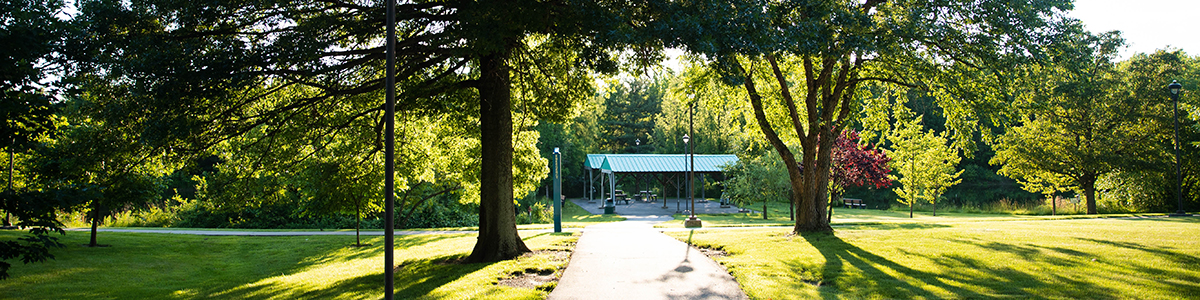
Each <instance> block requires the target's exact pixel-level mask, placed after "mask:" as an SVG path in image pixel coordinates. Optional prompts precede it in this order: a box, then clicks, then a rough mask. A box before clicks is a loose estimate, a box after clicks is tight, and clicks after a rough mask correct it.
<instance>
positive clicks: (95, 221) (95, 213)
mask: <svg viewBox="0 0 1200 300" xmlns="http://www.w3.org/2000/svg"><path fill="white" fill-rule="evenodd" d="M93 201H95V200H93ZM97 227H100V205H97V204H92V241H91V242H89V243H88V247H96V246H99V245H97V244H96V231H97V230H96V229H97Z"/></svg>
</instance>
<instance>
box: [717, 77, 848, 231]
mask: <svg viewBox="0 0 1200 300" xmlns="http://www.w3.org/2000/svg"><path fill="white" fill-rule="evenodd" d="M739 67H740V66H739ZM742 73H743V74H745V78H744V79H745V81H743V83H742V84H743V85H744V86H745V88H746V92H747V94H748V95H749V96H750V106H751V107H753V109H754V118H755V120H756V121H757V123H758V127H759V129H761V130H762V133H763V135H764V136H765V137H766V138H767V141H768V142H770V143H771V147H772V148H775V152H777V153H778V154H779V157H780V158H781V159H783V163H784V166H786V167H787V170H788V178H789V180H788V181H789V183H791V185H792V190H793V191H797V192H795V193H792V195H791V197H790V198H791V199H790V201H791V202H792V203H793V204H794V205H795V206H794V210H793V213H794V214H795V216H796V218H795V222H796V226H795V228H794V230H795V232H825V231H832V230H833V228H832V227H829V224H828V223H827V222H825V203H823V202H819V201H816V199H824V198H823V197H821V198H818V197H820V196H823V195H825V193H824V191H825V187H826V186H828V185H829V163H830V155H829V154H830V152H829V149H830V148H829V147H824V149H822V151H821V152H824V153H825V154H824V155H822V156H819V157H823V158H824V163H823V164H819V163H818V161H819V160H818V159H817V158H818V156H817V155H815V154H816V153H817V152H818V151H817V147H816V143H802V144H803V153H802V155H803V156H804V159H803V163H804V170H805V171H806V172H800V164H798V163H797V162H796V157H795V155H794V154H792V151H791V149H789V148H788V147H787V144H784V143H783V140H781V139H780V138H779V134H777V133H776V132H775V129H774V128H772V127H771V124H770V122H769V121H768V120H767V117H766V113H765V112H764V110H763V104H762V96H761V95H759V93H758V89H757V87H756V86H755V84H754V78H753V76H752V73H751V72H747V71H746V70H745V69H742ZM782 86H783V87H785V88H784V89H782V90H783V91H784V93H785V94H786V93H789V92H787V89H786V87H787V86H788V85H787V84H786V82H783V84H782ZM784 96H785V98H789V99H790V95H784ZM790 108H792V109H791V110H792V111H793V122H794V123H795V125H799V119H798V117H796V116H795V115H794V112H795V109H794V105H792V107H790ZM814 130H817V129H814ZM798 131H799V130H798ZM826 140H828V141H827V142H822V144H826V143H828V144H830V145H832V144H833V139H826ZM822 167H823V168H824V169H821V168H822ZM822 174H823V175H822ZM818 187H819V188H818Z"/></svg>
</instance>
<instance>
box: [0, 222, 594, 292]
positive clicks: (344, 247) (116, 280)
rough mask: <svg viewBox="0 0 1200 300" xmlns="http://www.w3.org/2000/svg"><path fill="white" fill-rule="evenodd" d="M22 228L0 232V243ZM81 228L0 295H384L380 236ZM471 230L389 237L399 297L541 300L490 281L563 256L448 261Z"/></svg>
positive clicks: (564, 240)
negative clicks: (90, 241)
mask: <svg viewBox="0 0 1200 300" xmlns="http://www.w3.org/2000/svg"><path fill="white" fill-rule="evenodd" d="M20 234H22V232H16V231H0V240H10V239H14V238H15V237H17V236H19V235H20ZM522 234H524V235H525V236H524V238H525V239H526V240H525V243H526V244H527V245H528V246H529V247H530V248H531V249H562V248H566V247H567V246H565V245H569V244H571V243H573V242H574V240H575V239H576V238H577V237H575V236H572V235H571V234H548V233H536V232H523V233H522ZM87 238H88V235H87V233H86V232H69V233H68V234H67V235H66V236H63V237H62V241H63V242H64V243H65V244H67V248H64V249H54V250H53V253H54V254H55V256H56V257H57V258H56V259H54V260H50V261H47V262H44V263H37V264H29V265H25V264H21V263H20V262H19V261H15V260H10V261H9V262H10V263H14V267H13V268H12V269H11V270H10V271H11V274H12V275H13V277H11V278H9V279H8V280H4V281H0V291H2V293H0V298H5V299H208V298H223V299H247V298H248V299H297V298H300V299H378V298H381V297H382V296H383V283H384V281H383V252H382V251H383V250H382V248H383V247H382V245H383V238H382V237H378V236H374V237H365V238H364V242H365V243H370V244H371V246H369V247H350V246H349V245H350V244H352V243H353V242H354V237H353V236H291V237H237V236H192V235H174V234H147V233H102V235H101V238H100V242H101V243H103V244H109V245H112V246H111V247H104V248H88V247H83V246H82V244H86V242H87ZM475 240H476V237H475V235H473V234H455V235H414V236H399V237H397V238H396V245H397V250H396V252H395V253H396V254H395V257H396V262H397V264H398V265H402V267H400V268H399V269H397V271H396V281H395V282H396V295H397V298H398V299H460V298H481V297H482V298H494V299H541V298H544V297H545V294H546V292H545V291H539V290H535V289H524V288H512V287H507V286H498V285H495V283H496V282H497V281H498V279H499V278H502V277H505V276H507V274H512V273H514V272H522V271H524V270H527V269H529V270H558V269H561V268H562V267H563V266H565V264H566V263H567V261H566V260H565V259H554V258H553V257H552V256H550V255H547V254H537V255H530V256H526V257H522V258H519V259H516V260H509V261H504V262H499V263H492V264H457V263H446V262H448V261H454V260H456V259H459V258H462V257H465V256H466V255H467V254H468V253H469V252H470V251H471V249H472V247H473V246H474V244H475Z"/></svg>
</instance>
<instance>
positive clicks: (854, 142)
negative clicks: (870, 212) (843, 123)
mask: <svg viewBox="0 0 1200 300" xmlns="http://www.w3.org/2000/svg"><path fill="white" fill-rule="evenodd" d="M858 140H859V137H858V131H855V130H853V129H847V130H844V131H842V135H841V136H838V138H837V141H834V144H833V145H834V146H833V151H832V153H830V154H831V156H832V160H833V161H832V164H831V166H830V174H829V175H830V176H829V177H830V178H829V179H830V180H829V185H830V187H829V189H830V193H829V195H830V197H829V218H826V219H825V220H827V221H830V222H831V221H832V219H833V202H834V200H839V201H840V200H841V198H842V193H844V192H845V191H846V188H847V187H850V186H864V185H868V184H870V185H874V186H875V187H876V188H885V187H888V186H891V185H892V180H891V179H888V177H887V174H888V172H891V171H892V170H891V169H889V168H888V161H891V160H892V159H891V158H889V157H887V155H886V154H884V153H883V151H882V150H879V149H875V147H872V146H870V145H859V144H858Z"/></svg>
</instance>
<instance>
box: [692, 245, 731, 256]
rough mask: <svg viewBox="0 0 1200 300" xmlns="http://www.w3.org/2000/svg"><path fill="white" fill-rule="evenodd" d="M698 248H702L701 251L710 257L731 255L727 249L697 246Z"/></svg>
mask: <svg viewBox="0 0 1200 300" xmlns="http://www.w3.org/2000/svg"><path fill="white" fill-rule="evenodd" d="M696 249H698V250H700V253H704V256H708V258H713V259H715V258H718V257H726V256H729V252H725V250H721V249H713V248H701V247H696Z"/></svg>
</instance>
